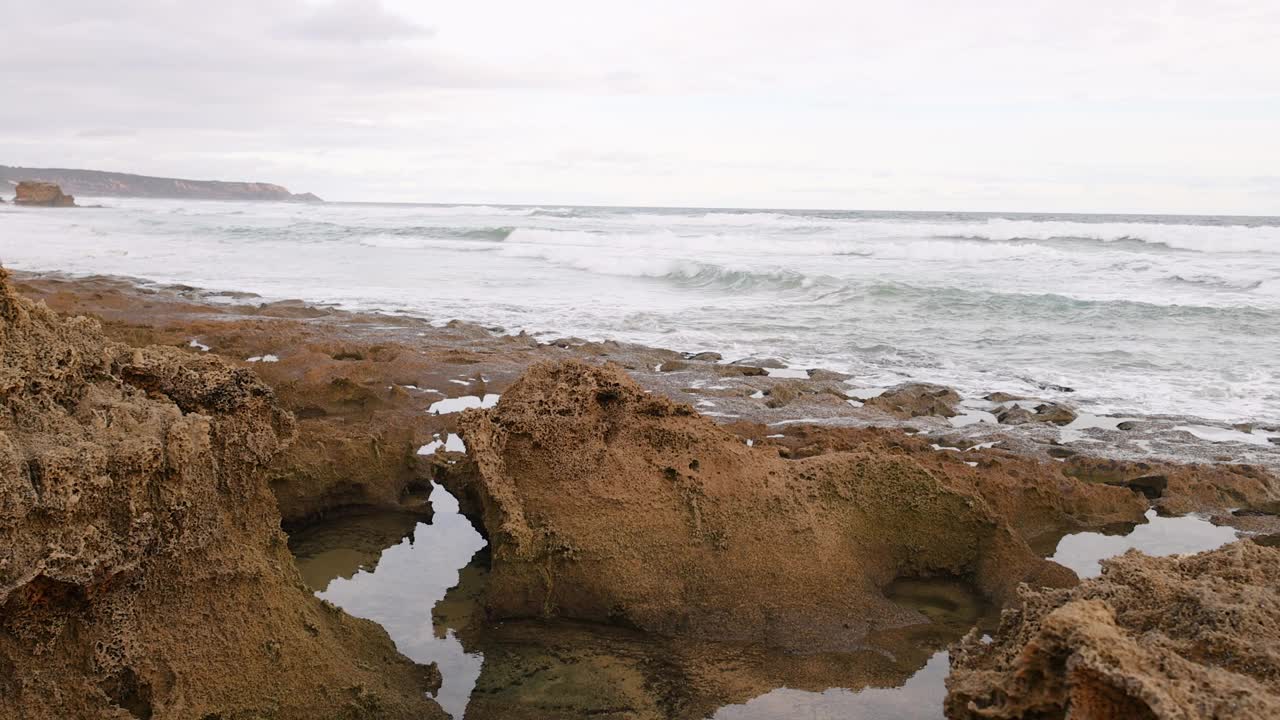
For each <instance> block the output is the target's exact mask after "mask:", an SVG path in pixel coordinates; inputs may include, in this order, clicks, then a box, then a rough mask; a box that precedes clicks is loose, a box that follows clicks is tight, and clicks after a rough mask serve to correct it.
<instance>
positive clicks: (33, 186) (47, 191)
mask: <svg viewBox="0 0 1280 720" xmlns="http://www.w3.org/2000/svg"><path fill="white" fill-rule="evenodd" d="M14 192H15V193H16V194H15V195H14V197H13V203H14V204H15V205H39V206H43V207H75V205H76V199H75V198H74V197H72V196H71V195H66V194H64V193H63V192H62V188H60V187H58V186H57V185H56V184H54V183H48V182H35V181H32V180H24V181H22V182H20V183H18V186H17V187H16V188H14Z"/></svg>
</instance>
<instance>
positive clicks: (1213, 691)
mask: <svg viewBox="0 0 1280 720" xmlns="http://www.w3.org/2000/svg"><path fill="white" fill-rule="evenodd" d="M1103 566H1104V570H1103V574H1102V576H1101V577H1098V578H1094V579H1090V580H1086V581H1085V582H1083V583H1082V584H1081V585H1080V586H1079V587H1077V588H1074V589H1071V590H1059V591H1033V590H1029V591H1026V592H1025V593H1024V594H1023V598H1022V602H1021V603H1020V605H1019V606H1018V607H1016V608H1014V609H1011V610H1007V611H1006V612H1005V614H1004V617H1003V618H1002V620H1001V623H1000V628H999V630H998V631H997V632H996V633H995V635H994V640H993V641H991V642H989V643H987V642H984V641H983V640H982V638H981V637H980V635H979V634H978V633H971V634H970V635H969V636H968V637H967V638H966V639H965V640H964V641H963V642H961V643H960V644H959V646H958V647H957V648H956V649H954V650H953V653H952V673H951V676H950V677H949V678H948V680H947V688H948V697H947V704H946V712H947V717H949V718H952V719H953V720H960V719H967V718H975V719H976V718H1025V717H1045V718H1050V717H1071V718H1079V719H1081V720H1128V719H1129V718H1160V719H1166V718H1168V719H1172V718H1179V719H1187V720H1192V719H1196V718H1226V717H1230V718H1242V719H1249V720H1252V719H1257V720H1262V719H1263V718H1274V717H1280V653H1277V648H1280V580H1278V579H1277V578H1278V577H1280V576H1278V575H1277V573H1276V572H1275V570H1276V568H1277V567H1278V566H1280V549H1276V548H1273V547H1264V546H1263V545H1260V544H1258V543H1253V542H1238V543H1234V544H1231V545H1228V546H1226V547H1223V548H1220V549H1218V550H1214V551H1212V552H1207V553H1201V554H1199V555H1194V556H1189V557H1182V558H1177V557H1172V558H1152V557H1148V556H1145V555H1142V554H1141V553H1137V552H1129V553H1126V554H1125V555H1123V556H1121V557H1118V558H1115V559H1112V560H1110V561H1105V562H1104V563H1103Z"/></svg>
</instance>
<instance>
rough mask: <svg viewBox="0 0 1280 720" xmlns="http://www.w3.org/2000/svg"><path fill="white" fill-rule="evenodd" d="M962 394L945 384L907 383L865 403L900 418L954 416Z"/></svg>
mask: <svg viewBox="0 0 1280 720" xmlns="http://www.w3.org/2000/svg"><path fill="white" fill-rule="evenodd" d="M959 402H960V394H959V393H957V392H956V391H955V390H952V389H951V388H949V387H946V386H943V385H930V384H928V383H905V384H903V385H897V386H895V387H891V388H889V389H888V390H886V391H885V392H884V393H882V394H880V395H878V396H876V397H873V398H871V399H870V400H867V401H866V402H865V403H863V404H864V405H866V406H867V407H874V408H879V409H880V410H883V411H885V412H887V413H889V414H890V415H893V416H895V417H900V418H911V417H919V416H922V415H937V416H940V417H953V416H955V415H956V414H957V413H956V405H957V404H959Z"/></svg>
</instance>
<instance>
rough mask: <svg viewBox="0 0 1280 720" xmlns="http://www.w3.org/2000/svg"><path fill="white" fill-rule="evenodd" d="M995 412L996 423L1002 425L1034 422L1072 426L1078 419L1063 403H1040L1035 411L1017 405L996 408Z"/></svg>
mask: <svg viewBox="0 0 1280 720" xmlns="http://www.w3.org/2000/svg"><path fill="white" fill-rule="evenodd" d="M994 412H995V416H996V421H997V422H999V423H1000V424H1001V425H1025V424H1027V423H1033V422H1047V423H1053V424H1054V425H1070V424H1071V421H1073V420H1075V419H1076V412H1075V411H1074V410H1072V409H1071V408H1069V407H1067V406H1066V405H1063V404H1061V403H1040V404H1039V405H1036V406H1035V408H1034V410H1028V409H1027V408H1025V407H1022V406H1021V405H1017V404H1014V405H1005V406H1003V407H999V408H996V409H995V411H994Z"/></svg>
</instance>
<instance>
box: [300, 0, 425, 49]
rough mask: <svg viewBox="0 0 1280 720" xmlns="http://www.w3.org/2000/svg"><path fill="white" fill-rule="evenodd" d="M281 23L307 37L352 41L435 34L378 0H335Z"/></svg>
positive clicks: (355, 42)
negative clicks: (299, 17)
mask: <svg viewBox="0 0 1280 720" xmlns="http://www.w3.org/2000/svg"><path fill="white" fill-rule="evenodd" d="M282 27H283V28H284V30H285V31H286V32H289V33H296V34H298V35H300V36H303V37H307V38H316V39H319V40H326V41H333V42H339V43H352V44H362V43H376V42H382V41H389V40H401V39H405V38H421V37H429V36H431V35H432V34H434V30H432V29H431V28H428V27H426V26H424V25H421V24H419V23H416V22H414V21H412V20H409V19H406V18H404V17H402V16H400V15H397V14H395V13H393V12H390V11H388V10H387V9H386V8H385V7H383V5H382V3H381V2H379V0H335V1H334V2H331V3H328V4H326V5H322V6H320V7H318V8H315V9H314V10H312V11H311V12H310V14H309V15H308V16H307V17H304V18H302V19H300V20H297V21H294V22H290V23H285V24H284V25H283V26H282Z"/></svg>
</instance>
